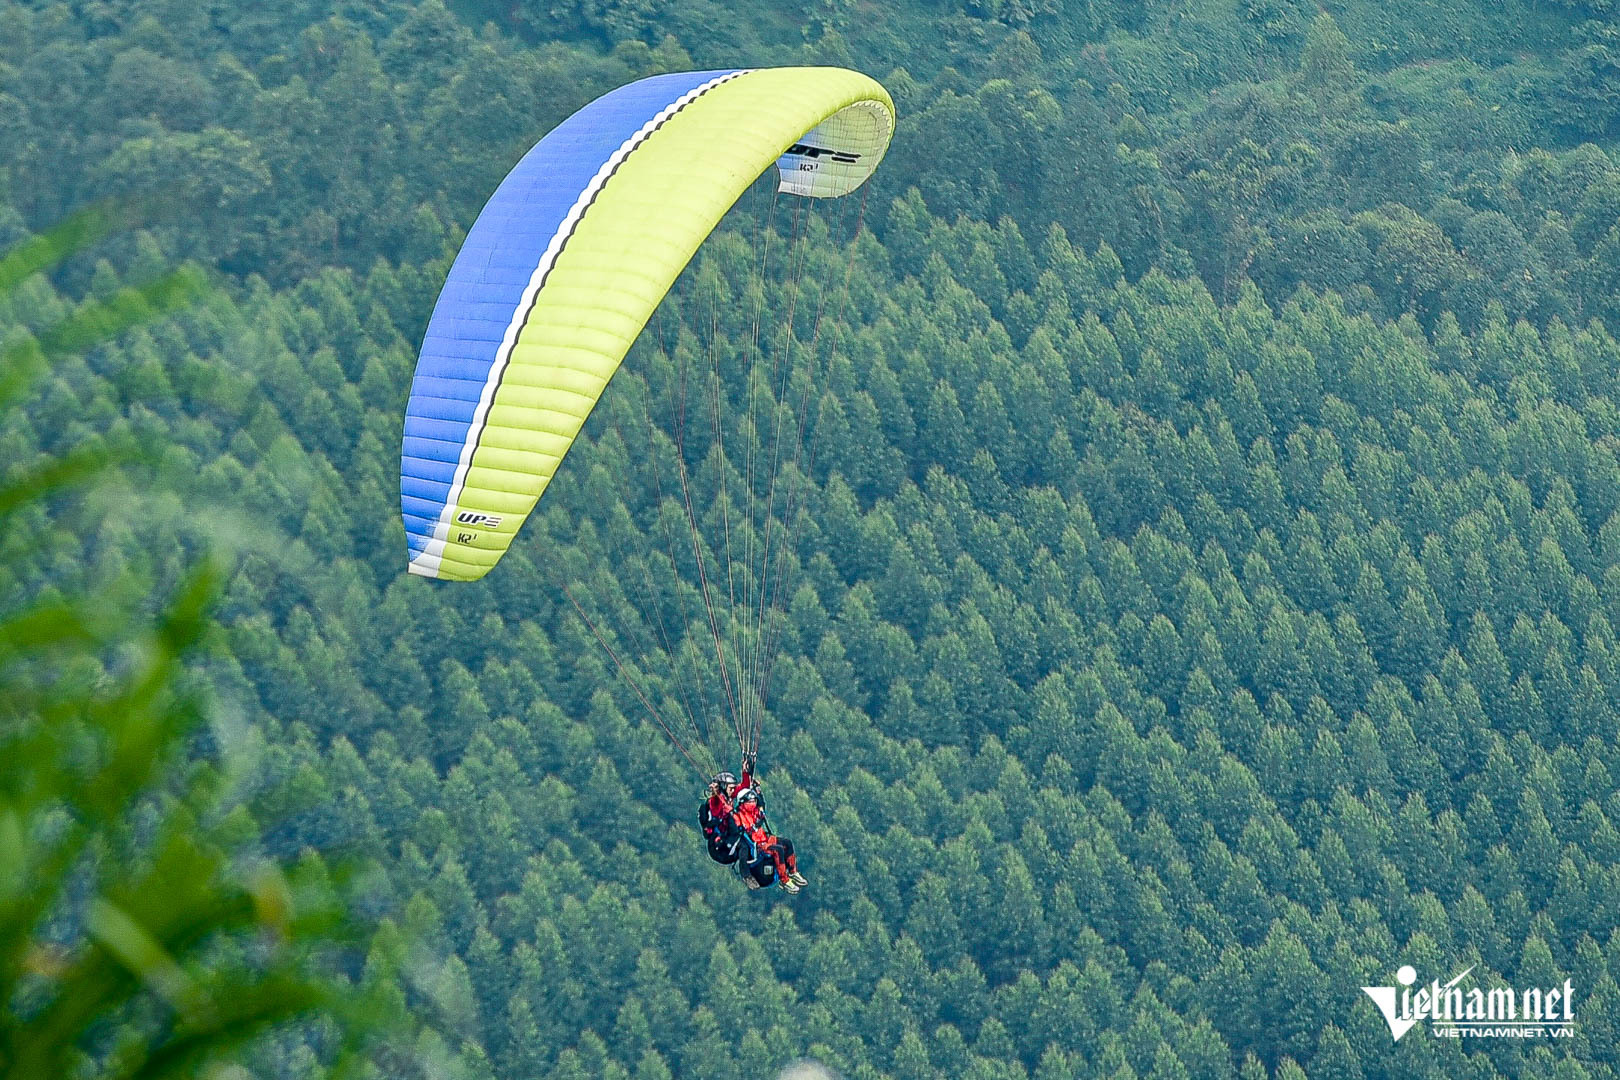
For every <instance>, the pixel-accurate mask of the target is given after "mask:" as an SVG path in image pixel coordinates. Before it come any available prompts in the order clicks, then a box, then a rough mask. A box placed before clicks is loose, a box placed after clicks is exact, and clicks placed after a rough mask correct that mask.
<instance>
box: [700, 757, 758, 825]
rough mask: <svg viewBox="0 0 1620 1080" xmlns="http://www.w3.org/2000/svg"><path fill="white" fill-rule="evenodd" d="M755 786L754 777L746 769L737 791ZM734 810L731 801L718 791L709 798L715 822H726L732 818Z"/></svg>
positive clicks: (711, 813) (710, 814)
mask: <svg viewBox="0 0 1620 1080" xmlns="http://www.w3.org/2000/svg"><path fill="white" fill-rule="evenodd" d="M753 784H754V778H753V776H752V775H751V774H750V773H749V772H748V770H746V769H744V770H743V774H742V781H741V782H740V783H739V784H738V785H737V790H738V791H741V790H742V789H743V788H745V787H752V786H753ZM732 810H733V807H732V805H731V800H730V799H728V798H726V796H725V793H724V792H721V791H716V792H715V793H714V794H713V795H710V796H709V816H710V817H712V818H714V820H715V821H724V820H725V819H726V818H728V817H730V816H731V812H732Z"/></svg>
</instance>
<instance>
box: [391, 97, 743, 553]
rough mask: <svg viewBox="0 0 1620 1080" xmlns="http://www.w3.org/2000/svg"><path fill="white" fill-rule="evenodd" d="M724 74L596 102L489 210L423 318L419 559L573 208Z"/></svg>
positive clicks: (557, 132) (404, 485)
mask: <svg viewBox="0 0 1620 1080" xmlns="http://www.w3.org/2000/svg"><path fill="white" fill-rule="evenodd" d="M726 74H729V72H726V71H684V72H679V73H677V74H672V75H654V76H653V77H652V78H649V79H642V80H641V81H640V82H634V83H631V84H630V85H629V86H621V87H620V88H619V89H617V90H614V91H612V92H611V93H608V94H606V95H604V96H602V97H600V98H598V99H596V100H595V101H593V102H591V103H590V104H589V105H587V106H585V107H584V108H583V109H581V110H579V111H578V112H576V113H575V114H574V115H572V116H570V117H569V118H568V119H567V120H564V121H563V122H562V123H561V124H559V125H558V126H557V127H556V128H555V129H553V130H552V132H551V133H550V134H549V135H547V136H546V137H545V138H543V139H541V140H540V141H539V142H538V143H536V144H535V145H534V147H533V148H532V149H531V150H530V151H529V152H528V153H527V154H525V155H523V160H522V161H519V162H518V163H517V165H516V166H515V167H514V168H513V169H512V171H511V172H510V173H508V174H507V176H506V179H505V180H503V181H501V186H500V187H499V188H497V189H496V190H495V194H494V195H492V196H490V199H489V202H488V203H486V204H485V205H484V209H483V210H482V211H481V212H480V213H479V215H478V220H477V221H475V222H473V226H472V229H471V230H470V231H469V232H468V233H467V239H466V241H465V242H464V243H463V244H462V246H461V252H460V254H458V255H457V256H456V261H455V263H454V264H452V266H451V267H450V274H449V277H448V278H447V280H446V281H445V285H444V290H443V291H442V292H440V293H439V302H438V303H437V304H435V305H434V308H433V316H432V318H431V319H429V320H428V327H427V334H426V336H425V337H424V338H423V341H422V352H421V356H420V358H419V359H418V360H417V365H416V377H415V378H414V379H413V380H412V381H411V398H410V402H409V404H408V405H407V406H406V409H405V442H404V449H403V451H402V453H401V458H400V481H399V493H400V509H401V511H402V512H403V514H404V516H405V539H406V542H407V543H408V544H409V545H410V549H411V551H412V552H413V553H415V552H418V551H421V550H423V549H424V548H425V547H426V546H427V542H428V541H429V540H430V539H431V538H432V536H433V529H434V526H435V525H436V524H437V523H438V521H439V517H440V515H441V514H442V513H443V512H444V506H445V503H446V501H447V500H448V499H449V495H450V488H451V485H452V483H453V482H454V480H455V474H456V466H457V463H458V462H459V461H460V460H461V452H462V448H463V447H464V446H465V445H466V442H467V437H468V432H469V431H470V429H471V427H472V422H473V414H474V413H475V412H476V411H477V408H478V401H479V398H480V396H481V395H482V394H483V390H484V384H485V383H486V382H487V381H488V379H489V372H490V368H491V367H493V366H494V363H495V358H496V353H497V352H498V351H499V349H500V345H501V340H502V339H503V338H504V337H505V335H506V330H507V327H508V326H510V325H511V322H512V316H513V315H514V313H515V312H516V311H517V307H518V304H519V303H521V302H522V299H523V290H524V288H525V287H526V286H527V285H528V284H529V279H530V277H532V276H533V274H534V270H535V268H536V267H537V266H539V265H540V257H541V256H542V255H544V254H545V250H546V245H547V244H549V243H550V242H551V239H552V237H553V236H555V235H556V233H557V230H558V228H559V227H560V226H561V225H562V221H563V218H564V217H565V216H566V215H567V213H568V210H569V208H570V207H572V206H573V205H574V203H575V202H576V201H578V199H579V196H580V193H581V192H582V191H584V190H585V187H586V185H588V184H589V183H590V181H591V178H592V177H594V176H595V175H596V174H597V172H598V171H599V170H600V169H601V168H602V165H603V164H604V163H605V162H606V161H607V159H608V158H609V157H611V156H612V154H613V152H614V151H615V150H617V149H618V148H619V147H620V146H622V145H624V143H625V141H626V140H628V139H629V138H630V137H631V136H633V135H634V134H635V133H636V132H637V131H639V130H641V128H642V127H643V126H644V125H645V124H646V123H647V121H649V120H651V119H652V118H653V117H655V116H657V115H658V113H660V112H661V111H663V109H664V108H665V107H667V106H668V105H670V104H672V103H674V102H675V101H676V100H678V99H679V98H680V97H681V96H682V95H683V94H686V93H688V92H689V91H692V90H695V89H697V88H698V87H699V86H702V85H703V84H704V83H706V82H708V81H710V80H711V79H715V78H719V77H720V76H722V75H726Z"/></svg>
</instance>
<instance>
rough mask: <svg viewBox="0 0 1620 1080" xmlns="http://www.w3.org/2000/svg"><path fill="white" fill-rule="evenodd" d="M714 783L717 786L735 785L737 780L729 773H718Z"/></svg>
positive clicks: (715, 775)
mask: <svg viewBox="0 0 1620 1080" xmlns="http://www.w3.org/2000/svg"><path fill="white" fill-rule="evenodd" d="M714 782H715V783H717V784H735V783H736V782H737V778H736V777H735V776H732V775H731V774H730V773H728V772H717V773H715V774H714Z"/></svg>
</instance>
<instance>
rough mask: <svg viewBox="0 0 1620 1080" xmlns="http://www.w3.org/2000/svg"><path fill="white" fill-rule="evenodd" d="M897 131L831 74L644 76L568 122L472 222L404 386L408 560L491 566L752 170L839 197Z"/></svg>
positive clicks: (459, 576) (457, 573)
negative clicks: (408, 388) (411, 375)
mask: <svg viewBox="0 0 1620 1080" xmlns="http://www.w3.org/2000/svg"><path fill="white" fill-rule="evenodd" d="M893 130H894V106H893V103H892V101H891V100H890V98H889V95H888V93H887V92H885V91H884V89H883V87H881V86H880V85H878V84H877V83H876V82H874V81H873V80H872V79H870V78H868V77H867V76H865V75H862V74H860V73H859V72H854V71H848V70H844V69H841V68H768V69H755V70H736V71H702V72H685V73H680V74H672V75H658V76H654V77H652V78H649V79H643V80H641V81H640V82H636V83H632V84H630V85H628V86H624V87H621V88H619V89H618V90H615V91H613V92H611V93H609V94H607V95H605V96H603V97H601V98H599V99H597V100H596V101H594V102H592V103H591V104H589V105H587V106H586V107H585V108H583V109H581V110H580V111H579V112H577V113H575V114H574V115H573V116H571V117H569V118H568V119H567V120H566V121H564V122H563V123H562V124H561V125H559V126H558V127H557V128H556V129H555V130H554V131H552V132H551V133H550V134H549V135H547V136H546V137H545V138H544V139H542V140H541V141H540V142H539V143H538V144H536V145H535V147H534V148H533V149H532V150H530V151H529V153H528V154H527V155H525V156H524V158H523V160H522V161H520V162H519V163H518V164H517V166H516V167H515V168H514V169H513V170H512V172H511V173H510V174H509V175H508V176H507V177H506V179H505V180H504V181H503V182H502V183H501V185H500V187H499V189H497V191H496V192H495V194H494V195H493V196H492V197H491V198H490V200H489V203H488V204H487V205H486V206H485V207H484V209H483V212H482V213H480V214H479V216H478V220H477V221H476V222H475V223H474V224H473V227H472V229H471V230H470V231H469V232H468V234H467V239H466V241H465V243H464V244H463V245H462V249H461V251H460V253H459V254H458V255H457V256H456V260H455V262H454V264H453V265H452V267H451V270H450V274H449V277H448V279H447V280H446V281H445V285H444V289H443V291H442V292H441V293H440V295H439V300H438V303H437V305H436V306H435V308H434V311H433V316H432V319H431V320H430V321H429V323H428V329H427V334H426V337H425V339H424V341H423V343H422V352H421V356H420V358H419V359H418V361H417V367H416V376H415V378H414V380H413V381H412V384H411V396H410V402H409V405H408V407H407V410H406V419H405V436H404V446H403V450H402V454H401V470H400V501H401V510H402V513H403V516H404V520H405V534H406V541H407V544H408V547H409V560H410V561H409V569H410V572H411V573H413V574H418V575H422V576H425V577H434V578H445V579H450V580H456V581H473V580H476V579H478V578H481V577H483V576H484V574H485V573H487V572H488V571H489V569H490V568H491V567H492V566H494V565H495V563H496V562H497V561H499V559H500V557H501V556H502V555H503V554H504V553H505V552H506V550H507V548H508V546H509V545H510V544H511V543H512V539H513V536H514V535H515V534H516V533H517V531H518V529H519V528H520V527H521V526H522V524H523V522H524V520H525V519H526V518H527V517H528V515H529V513H530V512H531V511H532V510H533V508H534V506H535V503H536V502H537V501H538V499H539V498H540V496H541V495H542V494H543V493H544V491H545V489H546V486H547V484H549V483H550V481H551V478H552V476H553V474H554V473H555V471H556V469H557V467H558V464H559V463H560V462H561V461H562V458H563V456H564V455H565V454H566V453H567V452H568V449H569V447H570V446H571V445H572V444H573V441H574V439H575V437H576V436H577V435H578V433H579V430H580V427H581V425H582V424H583V423H584V421H585V418H586V417H587V416H588V415H589V414H590V412H591V410H592V409H593V408H594V407H595V405H596V402H597V400H598V399H599V398H600V397H601V395H602V393H603V391H604V389H605V388H606V387H607V384H608V381H609V380H610V379H611V378H612V377H613V374H614V372H615V371H617V370H618V367H619V364H620V362H621V361H622V360H623V358H624V355H625V353H626V351H627V350H628V349H629V348H630V345H631V344H632V343H633V342H634V340H635V339H636V337H637V335H638V334H639V333H640V332H641V329H642V327H643V326H644V325H645V324H646V322H647V319H648V318H649V316H650V315H651V314H652V312H653V310H654V308H656V307H657V305H658V303H659V302H660V300H661V299H662V298H663V297H664V295H665V294H666V293H667V292H668V291H669V289H670V286H671V284H672V283H673V282H674V281H675V279H676V277H677V276H678V275H679V274H680V272H681V270H682V268H683V267H685V265H686V264H687V262H688V261H689V260H690V259H691V257H692V255H693V253H694V252H695V251H696V249H697V248H698V246H699V245H700V244H701V243H702V242H703V239H704V237H706V236H707V235H708V234H709V233H710V232H711V231H712V230H713V229H714V227H715V225H716V223H717V222H719V220H720V219H721V217H722V216H723V215H724V214H725V213H726V211H727V209H729V208H730V207H731V205H732V204H733V203H735V202H736V201H737V199H738V198H739V196H740V195H741V194H742V193H743V192H744V190H746V189H747V187H748V186H749V184H750V183H752V181H753V180H754V178H755V177H757V176H759V175H760V174H761V173H762V172H764V171H765V170H766V169H768V168H770V167H771V166H772V164H773V163H774V164H775V166H776V169H777V173H778V187H779V188H780V190H781V191H783V192H786V193H788V194H793V195H800V196H807V197H812V198H829V197H835V196H839V195H845V194H848V193H849V192H851V191H853V190H855V189H856V188H858V187H859V186H860V185H861V184H862V183H864V182H865V181H866V179H867V178H868V177H869V176H871V174H872V171H873V170H874V169H875V168H876V167H877V165H878V162H879V161H880V160H881V159H882V157H883V154H884V152H885V151H886V150H887V148H888V144H889V139H890V136H891V135H892V133H893Z"/></svg>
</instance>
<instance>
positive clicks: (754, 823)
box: [731, 802, 771, 844]
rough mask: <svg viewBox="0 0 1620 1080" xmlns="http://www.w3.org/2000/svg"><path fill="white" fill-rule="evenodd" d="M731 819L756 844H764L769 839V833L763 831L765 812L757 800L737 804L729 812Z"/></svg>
mask: <svg viewBox="0 0 1620 1080" xmlns="http://www.w3.org/2000/svg"><path fill="white" fill-rule="evenodd" d="M731 821H732V823H733V824H734V825H736V826H737V828H739V829H741V830H742V831H743V833H744V834H745V835H747V837H748V839H750V840H752V841H753V842H754V843H756V844H764V843H765V842H766V841H767V840H769V839H770V835H771V834H770V833H768V832H766V831H765V812H764V811H763V810H761V809H760V808H759V803H757V802H753V803H741V804H739V805H738V806H737V808H736V809H734V810H733V811H732V812H731Z"/></svg>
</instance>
